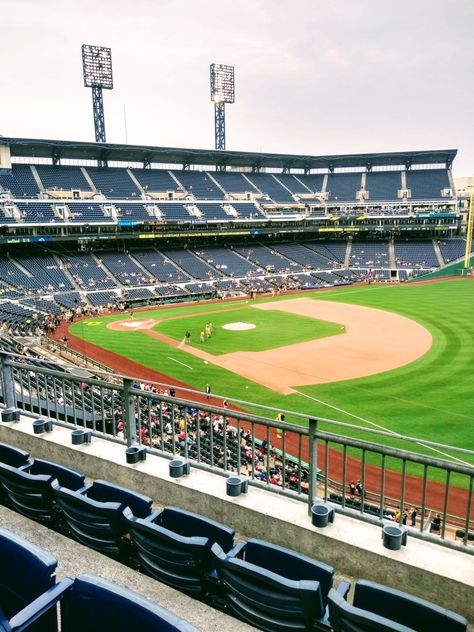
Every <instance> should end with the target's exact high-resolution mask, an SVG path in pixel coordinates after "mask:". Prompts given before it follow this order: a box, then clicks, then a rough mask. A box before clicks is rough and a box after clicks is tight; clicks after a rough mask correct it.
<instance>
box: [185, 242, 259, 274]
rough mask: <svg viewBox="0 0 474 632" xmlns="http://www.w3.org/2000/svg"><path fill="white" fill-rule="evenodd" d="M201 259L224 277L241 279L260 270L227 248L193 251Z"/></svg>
mask: <svg viewBox="0 0 474 632" xmlns="http://www.w3.org/2000/svg"><path fill="white" fill-rule="evenodd" d="M195 252H196V254H198V255H199V256H200V257H201V258H202V259H204V260H205V261H207V263H208V264H209V265H211V266H213V267H214V268H216V270H219V271H221V272H222V273H223V274H225V275H226V276H234V277H243V276H252V275H255V274H258V273H259V271H260V269H259V268H258V267H257V266H256V265H254V264H253V263H251V262H250V261H247V260H246V259H244V258H243V257H241V256H239V255H238V254H237V253H236V252H235V251H234V250H233V249H229V248H200V249H199V250H196V251H195Z"/></svg>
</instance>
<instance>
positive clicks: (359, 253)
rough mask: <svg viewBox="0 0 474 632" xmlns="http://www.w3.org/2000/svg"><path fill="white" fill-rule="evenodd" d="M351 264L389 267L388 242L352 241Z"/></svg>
mask: <svg viewBox="0 0 474 632" xmlns="http://www.w3.org/2000/svg"><path fill="white" fill-rule="evenodd" d="M350 266H351V267H354V268H364V267H367V266H369V267H384V268H389V267H390V266H389V261H388V244H387V243H379V242H377V243H371V242H357V241H353V242H352V248H351V258H350Z"/></svg>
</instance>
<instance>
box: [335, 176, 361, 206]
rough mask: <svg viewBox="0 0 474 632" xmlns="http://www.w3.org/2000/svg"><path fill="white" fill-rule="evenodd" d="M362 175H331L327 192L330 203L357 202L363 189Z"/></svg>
mask: <svg viewBox="0 0 474 632" xmlns="http://www.w3.org/2000/svg"><path fill="white" fill-rule="evenodd" d="M361 178H362V174H361V173H330V174H329V176H328V184H327V190H328V192H329V197H328V201H329V202H355V201H356V200H357V197H356V194H357V191H359V190H360V188H361Z"/></svg>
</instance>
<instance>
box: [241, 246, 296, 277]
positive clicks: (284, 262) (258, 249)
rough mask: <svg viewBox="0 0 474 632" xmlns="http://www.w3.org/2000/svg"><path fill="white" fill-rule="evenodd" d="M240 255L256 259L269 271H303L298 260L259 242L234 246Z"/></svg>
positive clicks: (255, 260) (258, 263)
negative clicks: (245, 245)
mask: <svg viewBox="0 0 474 632" xmlns="http://www.w3.org/2000/svg"><path fill="white" fill-rule="evenodd" d="M234 250H235V251H236V252H238V253H239V254H240V255H242V256H243V257H245V258H246V259H249V260H251V261H254V262H255V263H256V264H257V265H258V266H259V267H260V268H262V269H263V270H266V271H268V272H276V273H280V274H281V273H286V272H301V271H302V267H301V265H300V264H299V263H296V261H291V260H290V259H287V258H286V257H284V256H283V255H282V254H280V253H278V252H276V251H274V250H271V249H270V248H267V247H266V246H260V245H258V244H255V245H252V247H246V248H241V247H236V248H234Z"/></svg>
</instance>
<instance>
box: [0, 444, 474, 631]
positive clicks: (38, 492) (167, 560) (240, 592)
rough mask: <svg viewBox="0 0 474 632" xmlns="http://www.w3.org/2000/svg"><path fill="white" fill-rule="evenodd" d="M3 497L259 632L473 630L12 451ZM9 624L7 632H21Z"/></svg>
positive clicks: (403, 598)
mask: <svg viewBox="0 0 474 632" xmlns="http://www.w3.org/2000/svg"><path fill="white" fill-rule="evenodd" d="M0 489H1V490H3V494H4V495H3V502H6V503H7V504H8V503H10V506H13V508H15V509H16V510H17V511H19V512H20V513H22V514H24V515H26V516H28V517H30V518H32V519H35V520H38V521H40V522H42V523H43V524H47V525H49V526H53V527H54V528H56V529H59V530H63V531H65V532H66V534H68V535H70V536H72V537H73V538H74V539H76V540H78V541H79V542H81V543H82V544H84V545H86V546H89V547H91V548H93V549H95V550H97V551H99V552H101V553H104V554H106V555H109V556H112V557H114V558H116V559H119V560H121V561H124V562H128V563H131V564H132V565H133V566H134V567H135V568H136V567H138V569H139V570H141V571H142V572H144V573H146V574H148V575H150V576H151V577H154V578H155V579H157V580H159V581H161V582H163V583H165V584H168V585H170V586H172V587H174V588H176V589H178V590H180V591H182V592H185V593H187V594H189V595H191V596H193V597H196V598H199V599H201V600H204V601H206V602H208V603H210V604H211V605H213V606H216V607H219V608H221V609H224V610H225V611H227V612H229V613H230V614H233V615H234V616H237V617H238V618H240V619H242V620H243V621H245V622H247V623H249V624H251V625H253V626H256V627H258V628H260V629H262V630H268V631H269V632H280V631H281V632H283V631H289V630H302V631H308V632H309V631H310V630H314V629H315V628H318V629H327V630H329V629H333V630H336V631H339V630H340V631H355V632H365V631H366V630H367V631H368V630H381V631H386V632H388V630H399V631H400V632H402V631H405V632H410V630H411V631H418V632H428V631H430V632H431V631H432V630H438V629H439V630H450V631H451V630H452V631H453V632H463V631H466V630H467V621H466V620H465V619H464V618H463V617H460V616H459V615H457V614H455V613H453V612H451V611H448V610H445V609H443V608H440V607H438V606H436V605H434V604H431V603H429V602H427V601H424V600H422V599H418V598H416V597H413V596H411V595H408V594H406V593H402V592H400V591H396V590H393V589H390V588H387V587H385V586H381V585H379V584H374V583H372V582H367V581H363V580H359V581H358V582H356V584H355V593H354V604H353V605H350V604H349V603H348V602H347V601H346V597H347V594H348V592H349V589H350V584H349V583H348V582H345V581H341V582H340V583H339V585H338V588H337V590H335V589H334V587H333V584H334V575H335V569H334V568H332V567H331V566H329V565H327V564H325V563H323V562H319V561H317V560H313V559H311V558H309V557H307V556H305V555H302V554H299V553H297V552H295V551H292V550H290V549H285V548H283V547H280V546H277V545H274V544H270V543H268V542H264V541H262V540H256V539H251V540H248V541H247V542H235V541H234V537H235V532H234V530H233V529H232V528H230V527H228V526H225V525H222V524H219V523H217V522H215V521H213V520H210V519H208V518H206V517H204V516H200V515H198V514H194V513H191V512H188V511H184V510H182V509H178V508H175V507H165V508H164V509H161V510H159V511H155V512H152V499H151V498H149V497H147V496H143V495H142V494H138V493H136V492H134V491H132V490H128V489H125V488H123V487H119V486H117V485H113V484H111V483H108V482H106V481H94V482H93V483H90V484H88V485H84V476H83V475H82V474H80V473H79V472H74V471H73V470H69V469H68V468H65V467H64V466H60V465H57V464H54V463H50V462H47V461H42V460H39V459H35V460H34V461H31V460H30V459H29V454H28V453H27V452H24V451H22V450H19V449H17V448H15V447H12V446H8V445H5V444H0ZM0 559H2V561H3V559H4V558H3V557H1V556H0ZM1 567H2V565H0V569H1ZM53 570H54V569H53ZM0 572H1V571H0ZM64 581H65V580H64ZM75 581H78V580H75ZM79 581H83V578H79ZM84 581H85V582H86V583H87V581H90V582H93V581H94V580H89V579H86V580H84ZM95 581H97V580H95ZM98 584H99V586H102V582H101V581H99V582H98ZM60 586H61V588H60V589H57V590H58V592H61V591H62V592H64V594H65V595H66V596H67V595H68V594H69V593H70V592H71V591H72V593H74V588H73V586H74V582H73V581H72V580H68V583H67V584H62V583H61V584H60ZM48 588H50V586H49V585H48V586H45V587H44V588H43V590H47V589H48ZM106 588H108V587H106ZM34 598H35V595H28V599H34ZM1 606H2V604H1V603H0V607H1ZM21 607H24V604H22V605H21ZM101 609H102V608H101ZM44 611H45V610H42V611H41V612H44ZM13 614H14V613H13ZM11 615H12V613H10V615H7V617H6V618H7V619H8V617H9V616H11ZM17 616H18V615H17ZM77 616H78V618H79V619H80V618H81V617H82V616H85V613H80V614H79V613H78V615H77ZM6 623H7V622H6ZM6 623H5V627H4V629H7V630H10V629H14V628H11V627H10V628H9V627H6ZM49 623H51V621H50V622H49ZM374 623H375V625H374ZM82 624H83V625H84V626H85V627H83V628H81V629H93V630H95V629H99V628H95V627H87V626H86V623H85V621H82ZM0 629H1V618H0ZM46 629H47V630H55V629H56V628H54V627H53V628H45V630H46ZM63 629H65V630H69V629H71V630H76V629H77V628H67V627H66V628H63ZM101 629H122V628H120V627H117V628H115V627H114V626H112V628H110V626H109V627H108V626H105V627H103V628H101ZM135 629H141V628H140V627H136V628H135ZM145 629H148V628H145ZM156 629H161V628H156ZM163 629H171V630H172V629H175V628H172V627H170V628H163ZM176 629H187V628H176Z"/></svg>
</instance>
